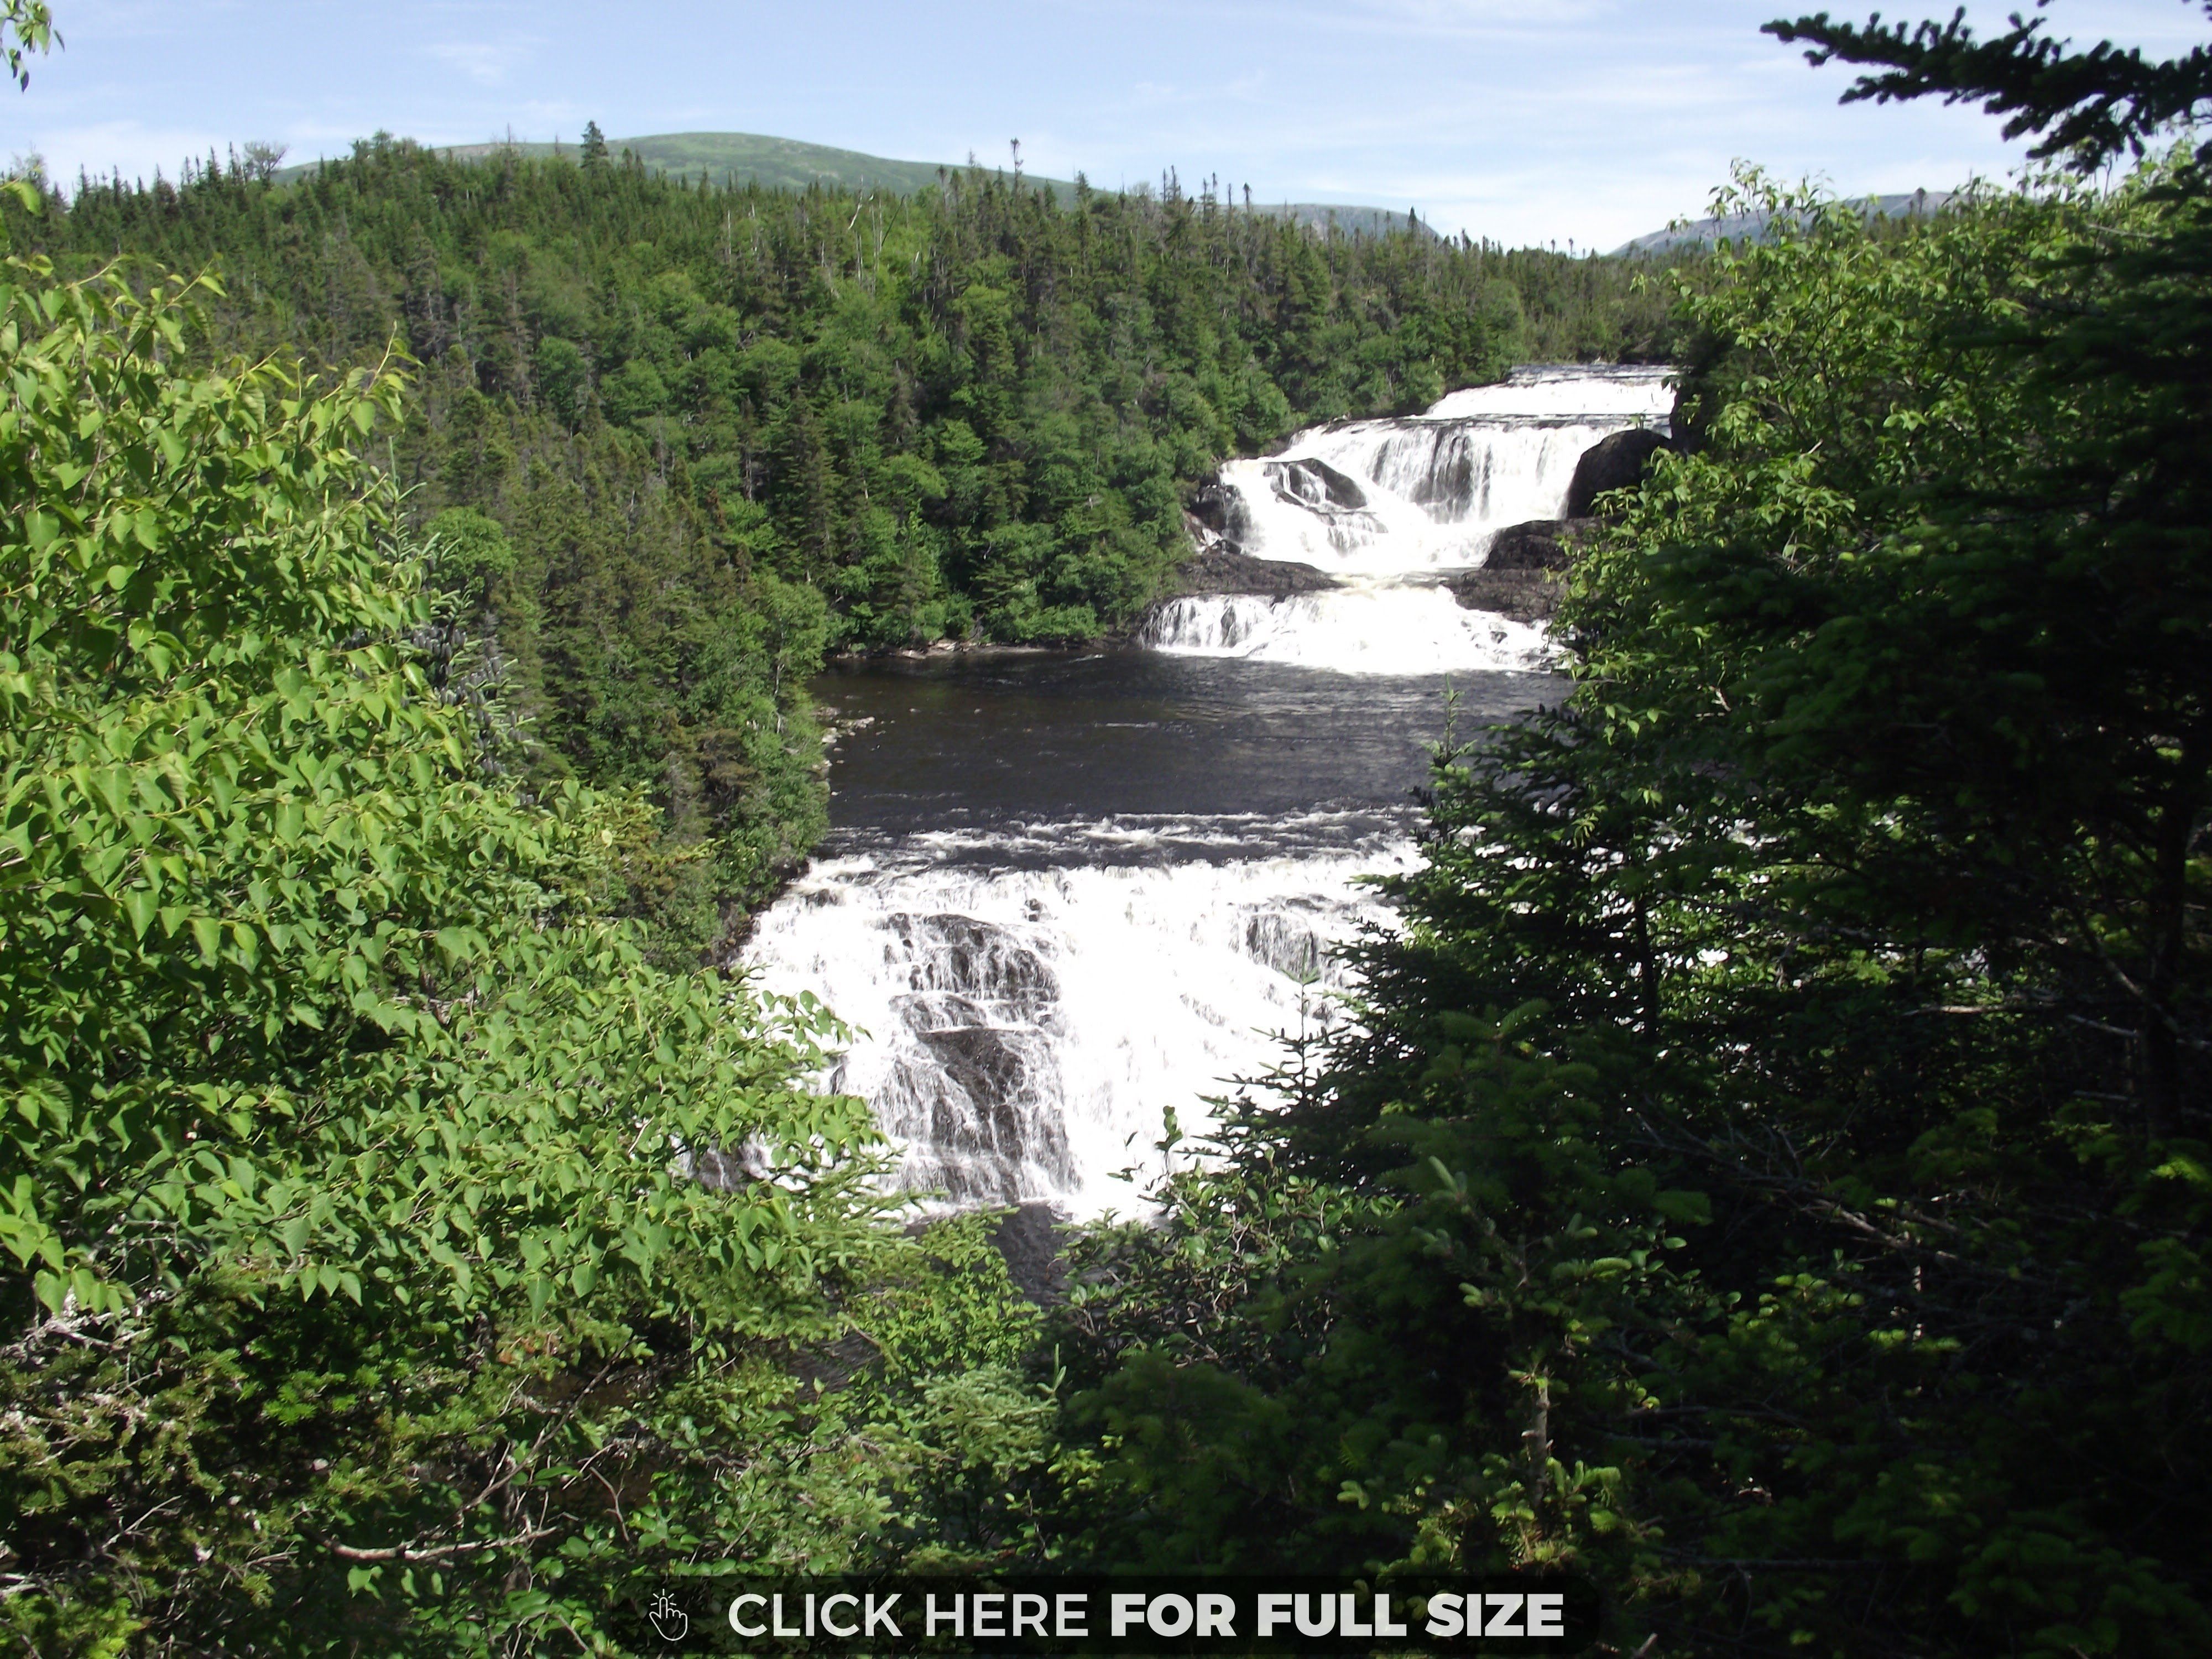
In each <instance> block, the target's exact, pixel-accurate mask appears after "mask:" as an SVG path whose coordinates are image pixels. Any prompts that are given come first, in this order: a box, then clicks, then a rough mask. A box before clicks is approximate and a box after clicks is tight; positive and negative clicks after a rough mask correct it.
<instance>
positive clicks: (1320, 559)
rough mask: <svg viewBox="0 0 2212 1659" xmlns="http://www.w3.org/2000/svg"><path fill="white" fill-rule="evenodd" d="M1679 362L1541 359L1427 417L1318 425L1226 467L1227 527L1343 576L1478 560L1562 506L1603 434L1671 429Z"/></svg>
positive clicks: (1259, 545) (1267, 551) (1223, 510)
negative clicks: (1277, 448)
mask: <svg viewBox="0 0 2212 1659" xmlns="http://www.w3.org/2000/svg"><path fill="white" fill-rule="evenodd" d="M1669 373H1670V371H1669V370H1668V369H1666V368H1641V367H1637V368H1628V367H1622V366H1620V365H1617V364H1607V365H1601V366H1591V367H1581V366H1564V367H1562V366H1558V365H1537V366H1533V367H1529V368H1517V369H1516V370H1514V371H1513V374H1512V375H1511V376H1510V378H1509V379H1508V380H1505V381H1504V382H1503V383H1502V384H1500V385H1498V386H1474V387H1470V388H1468V389H1467V390H1465V391H1462V392H1452V393H1451V394H1449V396H1447V397H1445V398H1443V399H1442V400H1441V401H1440V402H1438V403H1437V404H1436V405H1435V407H1433V408H1431V409H1430V410H1428V411H1427V412H1426V413H1425V414H1422V415H1419V416H1410V417H1406V418H1401V419H1395V420H1380V421H1352V422H1342V423H1340V424H1335V425H1330V426H1321V427H1312V428H1308V429H1307V430H1305V431H1304V432H1301V433H1299V434H1298V435H1297V436H1295V437H1293V438H1292V439H1291V441H1290V442H1289V443H1288V444H1286V445H1285V447H1283V450H1282V452H1281V453H1279V454H1275V455H1268V456H1262V457H1259V458H1257V459H1250V460H1237V461H1231V462H1229V463H1228V464H1227V465H1225V466H1224V467H1223V468H1222V469H1221V479H1220V483H1221V487H1222V494H1221V495H1220V496H1219V497H1218V498H1217V502H1216V515H1217V517H1218V528H1219V530H1220V531H1221V532H1222V533H1223V534H1224V535H1225V536H1226V537H1227V538H1229V539H1230V540H1231V541H1234V542H1236V543H1237V544H1239V545H1240V546H1242V547H1243V549H1244V550H1245V551H1246V552H1248V553H1252V554H1256V555H1257V556H1260V557H1261V558H1266V559H1287V560H1296V561H1298V562H1304V563H1309V564H1314V565H1317V566H1319V567H1320V568H1322V569H1323V570H1327V571H1330V572H1333V573H1335V574H1341V575H1352V576H1402V575H1410V574H1415V573H1418V572H1421V571H1425V570H1433V569H1438V568H1449V567H1455V566H1465V565H1471V564H1479V563H1480V562H1482V559H1483V556H1485V554H1486V552H1487V550H1488V548H1489V544H1490V539H1491V537H1492V534H1494V533H1495V532H1497V531H1498V530H1500V529H1503V528H1504V526H1507V525H1512V524H1521V523H1524V522H1526V521H1527V520H1531V519H1556V518H1558V517H1559V516H1560V515H1561V513H1563V512H1564V511H1565V507H1566V500H1567V486H1568V484H1569V483H1571V481H1572V479H1573V477H1574V473H1575V465H1576V463H1577V462H1578V461H1579V460H1581V459H1582V457H1583V453H1584V452H1585V451H1587V450H1588V449H1589V447H1591V446H1592V445H1593V444H1595V443H1596V442H1597V441H1599V440H1600V439H1601V438H1604V437H1606V436H1607V435H1609V434H1611V433H1614V432H1619V431H1621V430H1624V429H1625V428H1630V427H1637V426H1648V427H1653V428H1657V429H1659V430H1661V431H1664V430H1666V429H1667V427H1668V416H1669V415H1670V413H1671V410H1672V406H1673V400H1674V392H1673V390H1672V389H1671V387H1670V386H1669V385H1668V374H1669Z"/></svg>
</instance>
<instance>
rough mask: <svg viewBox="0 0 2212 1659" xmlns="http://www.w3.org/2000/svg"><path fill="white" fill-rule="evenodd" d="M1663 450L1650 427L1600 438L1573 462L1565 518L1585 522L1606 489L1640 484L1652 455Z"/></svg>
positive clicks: (1660, 438)
mask: <svg viewBox="0 0 2212 1659" xmlns="http://www.w3.org/2000/svg"><path fill="white" fill-rule="evenodd" d="M1666 447H1667V440H1666V439H1665V438H1664V437H1663V436H1662V435H1660V434H1659V433H1657V432H1655V431H1653V430H1652V429H1651V428H1650V427H1642V426H1639V427H1632V428H1629V429H1628V430H1627V431H1626V432H1616V433H1613V435H1611V436H1609V437H1605V438H1601V439H1599V440H1598V441H1597V442H1595V443H1594V444H1592V445H1591V446H1590V447H1589V448H1588V449H1586V450H1584V451H1583V458H1582V459H1580V460H1579V461H1577V462H1576V463H1575V477H1574V482H1573V483H1570V484H1569V485H1568V486H1567V516H1568V517H1569V518H1570V519H1587V518H1589V516H1590V514H1591V512H1592V510H1593V509H1594V507H1595V503H1596V501H1597V498H1598V497H1599V496H1601V495H1604V494H1605V492H1606V491H1607V490H1608V489H1633V488H1634V487H1635V486H1636V485H1638V483H1642V482H1643V481H1644V468H1645V467H1646V466H1647V465H1650V460H1651V458H1652V456H1654V455H1655V454H1656V453H1658V452H1659V451H1661V450H1662V449H1664V448H1666Z"/></svg>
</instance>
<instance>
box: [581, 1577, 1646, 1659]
mask: <svg viewBox="0 0 2212 1659" xmlns="http://www.w3.org/2000/svg"><path fill="white" fill-rule="evenodd" d="M1601 1612H1602V1609H1601V1605H1600V1602H1599V1600H1598V1595H1597V1592H1596V1590H1595V1589H1593V1588H1592V1587H1591V1586H1590V1585H1589V1583H1586V1582H1585V1581H1583V1580H1582V1579H1579V1578H1573V1577H1562V1576H1553V1575H1547V1574H1535V1573H1529V1574H1516V1575H1512V1576H1509V1577H1498V1576H1492V1577H1474V1576H1470V1577H1464V1578H1462V1577H1451V1576H1449V1575H1443V1576H1437V1575H1423V1576H1420V1577H1393V1578H1387V1579H1383V1580H1380V1581H1373V1580H1367V1579H1352V1578H1323V1577H1310V1576H1297V1575H1288V1574H1285V1575H1282V1576H1279V1577H1267V1576H1239V1577H1169V1576H1164V1575H1152V1574H1131V1575H1127V1576H1116V1577H1012V1576H1009V1577H987V1576H983V1575H976V1576H973V1577H969V1576H962V1577H949V1576H948V1577H916V1578H905V1577H901V1578H890V1577H884V1578H858V1577H854V1578H806V1579H791V1578H780V1579H769V1578H761V1577H751V1576H748V1575H738V1574H730V1575H725V1576H717V1577H684V1578H671V1580H670V1581H668V1582H667V1583H663V1584H659V1585H655V1586H651V1587H641V1589H640V1590H639V1592H638V1594H637V1595H636V1596H635V1599H634V1600H633V1601H632V1602H631V1604H630V1605H629V1606H628V1607H625V1608H623V1609H620V1610H619V1611H618V1612H617V1615H616V1617H615V1619H614V1620H613V1621H612V1622H613V1624H614V1633H615V1634H616V1635H617V1637H619V1638H622V1639H623V1641H624V1643H625V1644H627V1645H629V1646H630V1647H631V1648H633V1649H634V1650H635V1651H637V1652H640V1653H645V1654H652V1653H657V1652H658V1653H669V1654H678V1653H718V1654H738V1653H742V1654H753V1655H761V1656H771V1659H772V1656H781V1655H790V1656H793V1659H800V1656H809V1655H815V1654H823V1655H843V1654H854V1655H860V1654H883V1655H902V1654H915V1655H945V1656H976V1659H985V1656H991V1655H998V1654H1004V1655H1006V1656H1009V1659H1017V1656H1042V1655H1068V1656H1076V1655H1085V1654H1102V1655H1103V1654H1158V1655H1192V1656H1204V1655H1212V1656H1223V1659H1226V1656H1231V1655H1237V1654H1293V1653H1295V1654H1354V1653H1360V1654H1365V1653H1403V1654H1436V1655H1457V1654H1467V1655H1475V1654H1529V1655H1536V1654H1572V1653H1579V1652H1581V1651H1582V1650H1583V1649H1584V1648H1587V1647H1588V1646H1589V1645H1590V1644H1591V1643H1593V1642H1595V1640H1596V1639H1597V1635H1598V1627H1599V1621H1600V1619H1601Z"/></svg>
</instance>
